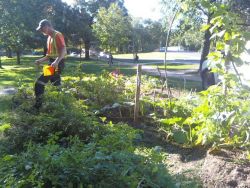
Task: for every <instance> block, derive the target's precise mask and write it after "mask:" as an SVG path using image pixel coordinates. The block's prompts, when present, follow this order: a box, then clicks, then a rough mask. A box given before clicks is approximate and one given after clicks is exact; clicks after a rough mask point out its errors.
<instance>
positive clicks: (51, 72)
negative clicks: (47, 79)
mask: <svg viewBox="0 0 250 188" xmlns="http://www.w3.org/2000/svg"><path fill="white" fill-rule="evenodd" d="M54 74H55V68H54V67H52V66H50V65H45V66H44V67H43V75H44V76H52V75H54Z"/></svg>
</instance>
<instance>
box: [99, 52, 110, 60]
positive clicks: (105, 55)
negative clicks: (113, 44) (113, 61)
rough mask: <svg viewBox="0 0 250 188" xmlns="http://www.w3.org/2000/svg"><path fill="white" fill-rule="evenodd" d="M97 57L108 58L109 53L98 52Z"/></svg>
mask: <svg viewBox="0 0 250 188" xmlns="http://www.w3.org/2000/svg"><path fill="white" fill-rule="evenodd" d="M99 57H101V58H107V59H108V58H109V54H108V53H106V52H100V53H99Z"/></svg>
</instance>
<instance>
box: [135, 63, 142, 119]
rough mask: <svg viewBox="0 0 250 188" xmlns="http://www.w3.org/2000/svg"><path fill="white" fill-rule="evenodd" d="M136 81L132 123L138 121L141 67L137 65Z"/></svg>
mask: <svg viewBox="0 0 250 188" xmlns="http://www.w3.org/2000/svg"><path fill="white" fill-rule="evenodd" d="M136 78H137V80H136V93H135V108H134V122H137V121H138V117H139V105H140V104H139V102H140V91H141V65H139V64H137V77H136Z"/></svg>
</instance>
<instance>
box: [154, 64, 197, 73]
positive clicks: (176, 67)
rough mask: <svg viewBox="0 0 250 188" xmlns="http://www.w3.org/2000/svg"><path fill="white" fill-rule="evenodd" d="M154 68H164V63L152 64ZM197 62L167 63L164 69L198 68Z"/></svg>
mask: <svg viewBox="0 0 250 188" xmlns="http://www.w3.org/2000/svg"><path fill="white" fill-rule="evenodd" d="M153 67H154V68H157V67H158V68H159V69H161V70H165V65H153ZM198 68H199V65H198V64H176V63H168V64H167V66H166V70H171V71H175V70H176V71H178V70H198Z"/></svg>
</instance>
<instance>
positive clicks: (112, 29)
mask: <svg viewBox="0 0 250 188" xmlns="http://www.w3.org/2000/svg"><path fill="white" fill-rule="evenodd" d="M113 23H115V24H113ZM130 27H131V26H130V20H129V17H128V16H126V15H125V14H124V12H123V11H122V9H121V8H120V7H119V6H118V4H115V3H113V4H111V5H110V7H109V8H108V9H105V8H104V7H103V8H100V10H99V12H98V14H97V20H96V22H95V24H94V25H93V30H94V32H95V34H96V36H97V38H98V39H99V40H100V42H101V47H102V49H105V50H107V51H109V52H111V51H115V50H116V48H119V47H120V46H122V45H124V44H126V43H128V36H129V33H130Z"/></svg>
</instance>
